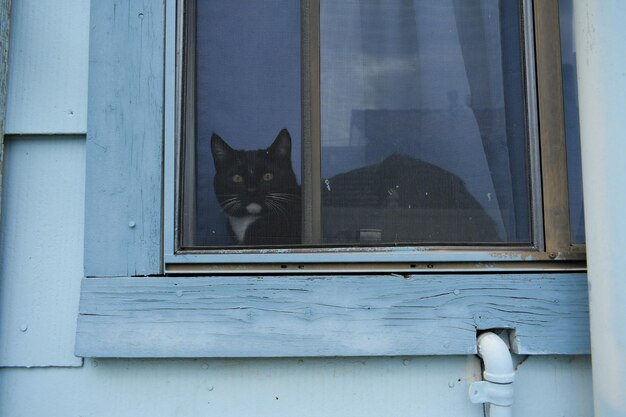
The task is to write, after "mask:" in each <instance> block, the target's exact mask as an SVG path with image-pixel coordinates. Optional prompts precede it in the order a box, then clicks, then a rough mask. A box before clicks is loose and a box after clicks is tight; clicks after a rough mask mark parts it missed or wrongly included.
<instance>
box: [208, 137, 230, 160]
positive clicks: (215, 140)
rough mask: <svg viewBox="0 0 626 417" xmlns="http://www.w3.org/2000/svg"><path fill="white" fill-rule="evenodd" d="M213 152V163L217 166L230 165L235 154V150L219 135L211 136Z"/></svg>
mask: <svg viewBox="0 0 626 417" xmlns="http://www.w3.org/2000/svg"><path fill="white" fill-rule="evenodd" d="M211 152H212V153H213V161H215V165H216V166H217V165H223V164H227V163H230V162H231V161H232V158H233V154H234V153H235V151H234V150H233V148H231V147H230V146H228V144H227V143H226V142H224V139H222V138H220V137H219V135H218V134H217V133H213V135H211Z"/></svg>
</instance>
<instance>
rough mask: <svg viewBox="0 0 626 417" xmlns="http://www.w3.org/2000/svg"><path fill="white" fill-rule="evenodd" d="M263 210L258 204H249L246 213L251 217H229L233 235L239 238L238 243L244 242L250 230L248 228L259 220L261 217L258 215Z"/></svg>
mask: <svg viewBox="0 0 626 417" xmlns="http://www.w3.org/2000/svg"><path fill="white" fill-rule="evenodd" d="M261 210H262V209H261V206H260V205H258V204H256V203H252V204H248V206H247V207H246V211H247V212H248V213H250V215H249V216H243V217H235V216H228V221H229V222H230V227H231V228H232V229H233V233H234V234H235V237H237V243H242V242H243V239H244V238H245V237H246V231H247V230H248V227H250V225H251V224H252V223H254V222H255V221H257V220H258V218H259V217H260V216H258V215H257V214H258V213H259V212H260V211H261Z"/></svg>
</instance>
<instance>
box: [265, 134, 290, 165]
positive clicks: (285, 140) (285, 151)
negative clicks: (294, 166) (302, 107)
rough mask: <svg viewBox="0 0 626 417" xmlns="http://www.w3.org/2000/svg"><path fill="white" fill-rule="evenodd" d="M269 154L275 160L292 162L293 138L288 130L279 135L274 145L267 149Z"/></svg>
mask: <svg viewBox="0 0 626 417" xmlns="http://www.w3.org/2000/svg"><path fill="white" fill-rule="evenodd" d="M267 152H268V153H269V154H270V155H271V156H272V157H274V158H280V159H289V160H291V136H290V135H289V131H288V130H287V129H283V130H281V131H280V133H278V136H276V139H274V143H272V145H271V146H270V147H269V148H268V149H267Z"/></svg>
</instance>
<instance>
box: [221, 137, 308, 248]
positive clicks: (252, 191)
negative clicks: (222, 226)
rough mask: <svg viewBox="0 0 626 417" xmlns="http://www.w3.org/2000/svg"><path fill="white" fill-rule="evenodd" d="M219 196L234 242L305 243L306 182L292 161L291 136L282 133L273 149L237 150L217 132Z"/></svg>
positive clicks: (256, 243) (251, 243)
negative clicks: (302, 191) (302, 197)
mask: <svg viewBox="0 0 626 417" xmlns="http://www.w3.org/2000/svg"><path fill="white" fill-rule="evenodd" d="M211 152H212V154H213V161H214V163H215V170H216V174H215V177H214V180H213V185H214V189H215V195H216V197H217V200H218V202H219V204H220V206H221V208H222V211H223V212H224V214H225V215H226V217H227V219H228V221H227V228H228V230H229V233H230V237H231V243H232V244H234V245H255V246H259V245H288V244H297V243H300V242H301V229H302V226H301V214H300V212H301V210H300V186H299V185H298V183H297V180H296V175H295V173H294V171H293V167H292V164H291V136H290V134H289V131H287V129H283V130H281V131H280V133H278V136H276V139H275V140H274V142H273V143H272V144H271V145H270V146H269V147H268V148H267V149H260V150H256V151H249V150H235V149H233V148H231V147H230V146H229V145H228V144H227V143H226V141H224V140H223V139H222V138H221V137H220V136H219V135H217V134H216V133H213V134H212V136H211Z"/></svg>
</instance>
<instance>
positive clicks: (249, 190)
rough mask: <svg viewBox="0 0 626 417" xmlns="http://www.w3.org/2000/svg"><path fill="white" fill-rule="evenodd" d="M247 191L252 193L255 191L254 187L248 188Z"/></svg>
mask: <svg viewBox="0 0 626 417" xmlns="http://www.w3.org/2000/svg"><path fill="white" fill-rule="evenodd" d="M248 192H250V193H254V192H256V188H248Z"/></svg>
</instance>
